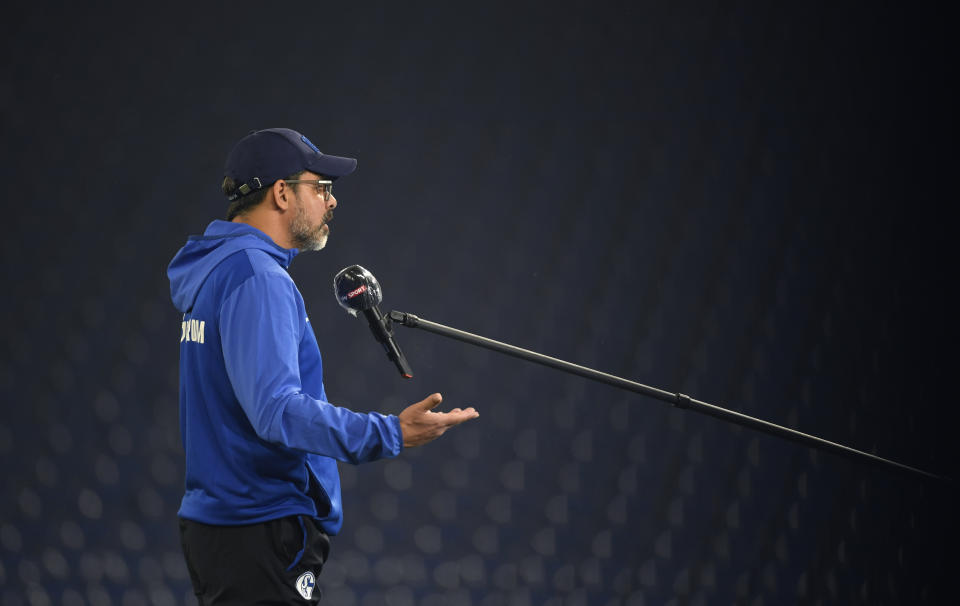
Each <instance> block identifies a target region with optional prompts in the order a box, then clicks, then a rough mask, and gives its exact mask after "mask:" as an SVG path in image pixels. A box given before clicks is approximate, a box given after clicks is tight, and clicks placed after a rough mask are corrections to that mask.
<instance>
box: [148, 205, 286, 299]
mask: <svg viewBox="0 0 960 606" xmlns="http://www.w3.org/2000/svg"><path fill="white" fill-rule="evenodd" d="M251 248H253V249H257V250H262V251H264V252H266V253H267V254H269V255H270V256H271V257H273V258H274V259H276V260H277V262H278V263H280V265H282V266H283V268H284V269H286V268H287V267H289V266H290V263H291V262H292V261H293V258H294V257H295V256H297V253H298V252H299V251H298V250H297V249H296V248H290V249H287V248H283V247H281V246H278V245H277V244H276V243H275V242H274V241H273V240H272V239H271V238H270V236H268V235H267V234H265V233H263V232H262V231H260V230H259V229H257V228H255V227H251V226H249V225H247V224H245V223H233V222H231V221H219V220H218V221H214V222H213V223H211V224H210V225H208V226H207V229H206V231H204V232H203V235H202V236H190V237H189V238H188V239H187V243H186V244H184V246H183V248H181V249H180V251H179V252H177V254H176V255H175V256H174V257H173V260H172V261H170V265H169V266H167V277H168V278H169V279H170V297H171V298H172V299H173V304H174V306H176V308H177V309H178V310H180V312H182V313H186V312H188V311H190V310H191V309H192V308H193V304H194V302H195V301H196V300H197V293H199V292H200V287H201V286H203V283H204V282H206V280H207V276H209V275H210V272H211V271H213V269H214V268H215V267H216V266H217V265H219V264H220V262H221V261H223V260H224V259H226V258H227V257H229V256H230V255H232V254H233V253H235V252H238V251H241V250H247V249H251Z"/></svg>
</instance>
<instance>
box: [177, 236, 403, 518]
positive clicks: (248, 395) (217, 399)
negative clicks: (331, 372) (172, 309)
mask: <svg viewBox="0 0 960 606" xmlns="http://www.w3.org/2000/svg"><path fill="white" fill-rule="evenodd" d="M296 254H297V249H290V250H288V249H285V248H281V247H280V246H278V245H277V244H275V243H274V242H273V240H271V239H270V237H269V236H267V235H266V234H264V233H263V232H261V231H260V230H258V229H255V228H253V227H250V226H249V225H245V224H243V223H230V222H227V221H214V222H213V223H211V224H210V225H209V226H208V227H207V230H206V231H205V232H204V234H203V236H191V237H190V239H189V240H188V241H187V243H186V245H184V247H183V248H182V249H180V251H179V252H178V253H177V255H176V256H175V257H174V258H173V261H171V262H170V266H169V267H168V268H167V276H168V277H169V278H170V294H171V296H172V298H173V303H174V305H175V306H176V307H177V309H179V310H180V311H181V312H183V323H182V325H181V334H180V437H181V439H182V441H183V446H184V450H185V451H186V490H185V493H184V496H183V501H182V502H181V505H180V511H179V515H180V516H181V517H183V518H187V519H189V520H195V521H198V522H203V523H206V524H218V525H237V524H253V523H256V522H262V521H265V520H271V519H275V518H279V517H283V516H287V515H310V516H313V517H315V518H317V519H318V520H319V522H320V526H321V527H322V528H323V530H324V531H325V532H326V533H327V534H336V533H337V532H338V531H339V530H340V527H341V526H342V525H343V509H342V505H341V501H340V475H339V473H338V471H337V463H336V461H345V462H349V463H362V462H367V461H374V460H376V459H380V458H384V457H393V456H396V455H397V454H398V453H399V452H400V450H401V449H402V446H403V438H402V434H401V432H400V423H399V420H398V419H397V417H396V416H393V415H389V416H387V415H381V414H378V413H369V414H360V413H356V412H352V411H350V410H347V409H345V408H340V407H337V406H334V405H332V404H330V403H328V402H327V401H326V400H327V396H326V393H325V391H324V389H323V366H322V363H321V359H320V349H319V347H318V346H317V339H316V337H315V336H314V333H313V329H312V328H311V326H310V320H309V318H307V314H306V310H305V307H304V304H303V297H301V296H300V292H299V291H298V290H297V287H296V285H295V284H294V283H293V280H292V279H291V278H290V275H289V274H288V273H287V271H286V269H287V267H288V266H289V265H290V262H291V261H292V260H293V257H294V256H296Z"/></svg>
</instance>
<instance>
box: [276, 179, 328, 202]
mask: <svg viewBox="0 0 960 606" xmlns="http://www.w3.org/2000/svg"><path fill="white" fill-rule="evenodd" d="M283 182H284V183H313V184H314V185H316V186H317V195H318V196H323V201H324V202H329V201H330V194H331V193H333V181H324V180H323V179H284V180H283Z"/></svg>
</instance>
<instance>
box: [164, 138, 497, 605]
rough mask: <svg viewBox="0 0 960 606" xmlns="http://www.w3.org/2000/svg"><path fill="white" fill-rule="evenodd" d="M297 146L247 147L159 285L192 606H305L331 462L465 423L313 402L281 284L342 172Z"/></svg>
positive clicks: (287, 285)
mask: <svg viewBox="0 0 960 606" xmlns="http://www.w3.org/2000/svg"><path fill="white" fill-rule="evenodd" d="M356 165H357V161H356V160H354V159H352V158H342V157H338V156H331V155H326V154H323V153H321V152H320V150H319V149H317V147H316V146H315V145H314V144H313V143H311V142H310V140H309V139H307V138H306V137H305V136H303V135H301V134H300V133H298V132H296V131H293V130H289V129H283V128H271V129H266V130H260V131H254V132H253V133H251V134H250V135H248V136H246V137H244V138H243V139H241V140H240V141H239V142H238V143H237V144H236V145H235V146H234V148H233V149H232V150H231V151H230V154H229V155H228V157H227V164H226V171H225V173H226V176H225V178H224V181H223V191H224V194H226V195H227V197H228V200H229V201H230V206H229V209H228V212H227V221H214V222H213V223H211V224H210V225H209V226H208V227H207V229H206V231H205V232H204V234H203V236H193V237H191V238H190V239H189V240H188V241H187V244H186V245H185V246H184V247H183V248H182V249H181V250H180V251H179V252H178V253H177V255H176V256H175V257H174V259H173V261H171V263H170V266H169V268H168V270H167V274H168V276H169V278H170V292H171V295H172V297H173V302H174V304H175V305H176V307H177V309H179V310H180V311H181V312H183V322H182V324H181V335H180V433H181V438H182V440H183V446H184V450H185V452H186V482H185V483H186V487H185V488H186V490H185V493H184V496H183V501H182V503H181V507H180V511H179V517H180V534H181V542H182V546H183V551H184V556H185V558H186V561H187V567H188V569H189V571H190V578H191V581H192V582H193V588H194V591H195V593H196V594H197V598H198V599H199V601H200V604H203V605H207V604H266V603H270V604H278V603H289V604H302V603H305V602H317V601H319V599H320V591H319V590H318V589H317V588H316V587H315V583H316V577H317V575H318V574H319V573H320V568H321V567H322V565H323V563H324V561H325V560H326V559H327V554H328V552H329V547H330V543H329V538H328V536H329V535H334V534H336V533H337V532H338V531H339V530H340V528H341V526H342V523H343V511H342V507H341V500H340V477H339V473H338V471H337V463H336V461H345V462H350V463H364V462H369V461H374V460H377V459H381V458H385V457H394V456H396V455H397V454H399V453H400V451H401V450H402V449H403V448H404V447H412V446H419V445H421V444H424V443H426V442H429V441H431V440H433V439H435V438H437V437H439V436H440V435H441V434H442V433H443V432H444V431H446V430H447V429H448V428H450V427H452V426H454V425H457V424H459V423H462V422H464V421H467V420H469V419H473V418H476V417H477V416H478V414H477V412H476V411H475V410H474V409H473V408H468V409H466V410H460V409H458V408H455V409H453V410H452V411H450V412H449V413H438V412H433V410H432V409H433V408H435V407H436V406H437V405H438V404H439V403H440V401H441V397H440V394H433V395H431V396H429V397H427V398H426V399H425V400H423V401H421V402H418V403H416V404H413V405H412V406H410V407H408V408H406V409H405V410H403V411H402V412H401V413H400V414H399V416H393V415H382V414H377V413H369V414H359V413H356V412H352V411H350V410H347V409H345V408H341V407H337V406H335V405H333V404H330V403H329V402H327V395H326V392H325V391H324V388H323V376H322V362H321V358H320V350H319V347H318V345H317V341H316V337H315V336H314V333H313V329H312V328H311V326H310V319H309V318H308V317H307V314H306V311H305V308H304V303H303V298H302V297H301V296H300V292H299V291H298V290H297V287H296V285H295V284H294V282H293V280H292V279H291V278H290V275H289V274H288V273H287V271H286V269H287V267H288V266H289V264H290V262H291V261H292V260H293V257H294V256H296V254H297V252H298V250H319V249H321V248H323V247H324V245H325V244H326V241H327V238H328V236H329V234H330V227H329V222H330V220H331V219H332V218H333V210H334V209H335V208H336V206H337V199H336V197H334V195H333V193H332V187H333V182H334V181H335V180H336V179H337V178H339V177H342V176H345V175H347V174H350V173H352V172H353V171H354V170H355V169H356Z"/></svg>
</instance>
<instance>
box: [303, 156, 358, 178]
mask: <svg viewBox="0 0 960 606" xmlns="http://www.w3.org/2000/svg"><path fill="white" fill-rule="evenodd" d="M307 168H308V169H309V170H310V171H311V172H315V173H317V174H318V175H323V176H325V177H330V178H331V179H336V178H337V177H343V176H346V175H349V174H350V173H352V172H353V171H355V170H357V160H356V158H344V157H341V156H331V155H330V154H322V155H318V156H314V157H313V158H311V159H310V162H308V163H307Z"/></svg>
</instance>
